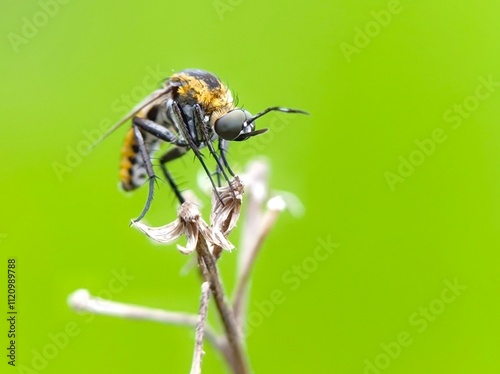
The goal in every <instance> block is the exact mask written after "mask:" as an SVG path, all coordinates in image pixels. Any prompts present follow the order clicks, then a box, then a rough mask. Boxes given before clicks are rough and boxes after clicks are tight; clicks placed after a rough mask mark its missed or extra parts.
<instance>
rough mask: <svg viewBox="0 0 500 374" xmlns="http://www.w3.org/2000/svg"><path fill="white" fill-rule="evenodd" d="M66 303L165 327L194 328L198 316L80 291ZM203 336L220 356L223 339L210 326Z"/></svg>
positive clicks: (88, 310) (222, 348)
mask: <svg viewBox="0 0 500 374" xmlns="http://www.w3.org/2000/svg"><path fill="white" fill-rule="evenodd" d="M68 303H69V305H70V307H72V308H73V309H74V310H76V311H85V312H90V313H94V314H101V315H108V316H114V317H120V318H129V319H139V320H147V321H155V322H160V323H164V324H167V325H176V326H187V327H196V326H197V324H198V315H195V314H189V313H182V312H171V311H165V310H161V309H153V308H147V307H142V306H137V305H131V304H125V303H119V302H116V301H110V300H104V299H101V298H99V297H95V296H92V295H91V294H90V293H89V292H88V291H87V290H84V289H80V290H76V291H75V292H73V293H72V294H71V295H69V297H68ZM205 335H206V337H207V339H208V341H210V343H212V344H213V345H214V347H216V348H217V349H218V350H219V351H220V352H221V353H222V354H224V349H225V346H226V343H225V339H223V338H221V337H219V336H217V334H216V333H215V332H214V330H213V329H212V328H211V327H210V326H205Z"/></svg>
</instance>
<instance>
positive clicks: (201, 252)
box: [196, 235, 250, 374]
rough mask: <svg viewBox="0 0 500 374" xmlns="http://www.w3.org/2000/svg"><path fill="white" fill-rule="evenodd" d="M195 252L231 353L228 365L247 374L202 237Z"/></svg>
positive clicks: (214, 266) (231, 318) (229, 311)
mask: <svg viewBox="0 0 500 374" xmlns="http://www.w3.org/2000/svg"><path fill="white" fill-rule="evenodd" d="M196 251H197V252H198V256H199V261H198V262H199V264H200V267H201V271H202V274H203V276H204V278H205V281H207V282H209V283H210V289H211V291H212V294H213V296H214V300H215V305H216V306H217V310H218V311H219V315H220V318H221V320H222V324H223V325H224V330H225V331H226V336H227V344H228V346H229V350H230V352H231V360H230V362H229V363H230V365H231V367H232V368H233V370H234V372H235V374H248V373H249V372H250V371H249V368H248V363H247V358H246V355H245V352H244V349H243V344H242V341H241V334H240V330H239V328H238V324H237V323H236V319H235V318H234V313H233V310H232V309H231V306H230V305H229V304H228V303H227V301H226V298H225V296H224V290H223V288H222V283H221V280H220V277H219V271H218V269H217V263H216V260H215V257H214V256H213V255H212V254H211V253H210V251H209V249H208V246H207V243H206V241H205V239H204V238H203V237H201V235H200V237H199V239H198V243H197V247H196Z"/></svg>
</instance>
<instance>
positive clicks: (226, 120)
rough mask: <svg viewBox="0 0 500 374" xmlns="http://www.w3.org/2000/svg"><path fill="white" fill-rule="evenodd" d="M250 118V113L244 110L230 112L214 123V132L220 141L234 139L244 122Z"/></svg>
mask: <svg viewBox="0 0 500 374" xmlns="http://www.w3.org/2000/svg"><path fill="white" fill-rule="evenodd" d="M250 117H251V116H250V113H248V112H247V111H246V110H241V109H235V110H232V111H230V112H228V113H226V114H224V115H223V116H222V117H220V118H219V119H218V120H217V121H215V125H214V128H215V132H216V133H217V135H219V136H220V137H221V138H222V139H225V140H233V139H236V138H237V137H238V135H239V134H240V132H241V130H243V124H244V122H245V121H246V120H247V118H250Z"/></svg>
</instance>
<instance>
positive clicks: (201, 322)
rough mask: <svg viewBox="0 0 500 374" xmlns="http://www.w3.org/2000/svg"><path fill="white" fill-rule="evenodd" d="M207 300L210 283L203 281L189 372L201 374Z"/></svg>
mask: <svg viewBox="0 0 500 374" xmlns="http://www.w3.org/2000/svg"><path fill="white" fill-rule="evenodd" d="M209 301H210V285H209V284H208V283H207V282H203V283H202V285H201V297H200V309H199V312H198V323H197V324H196V339H195V343H194V353H193V362H192V364H191V374H201V359H202V357H203V353H204V352H203V338H204V335H205V324H206V321H207V314H208V303H209Z"/></svg>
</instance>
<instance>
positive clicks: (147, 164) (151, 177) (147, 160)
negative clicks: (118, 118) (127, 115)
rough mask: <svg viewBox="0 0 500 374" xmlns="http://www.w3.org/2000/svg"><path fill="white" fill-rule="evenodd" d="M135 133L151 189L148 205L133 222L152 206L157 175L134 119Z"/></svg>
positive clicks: (138, 219)
mask: <svg viewBox="0 0 500 374" xmlns="http://www.w3.org/2000/svg"><path fill="white" fill-rule="evenodd" d="M133 127H134V135H135V138H136V139H137V145H138V146H139V152H140V153H141V156H142V159H143V160H144V166H145V167H146V173H147V174H148V179H149V191H148V199H147V200H146V205H145V206H144V208H143V209H142V212H141V214H140V215H139V217H137V218H136V219H134V220H133V222H138V221H140V220H141V219H142V218H144V216H145V215H146V213H147V212H148V210H149V208H150V206H151V201H153V192H154V187H155V178H156V175H155V173H154V170H153V165H152V164H151V159H150V158H149V154H148V151H147V150H146V145H145V144H144V138H143V136H142V133H141V130H140V129H139V127H138V126H137V125H136V124H135V120H134V124H133Z"/></svg>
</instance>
